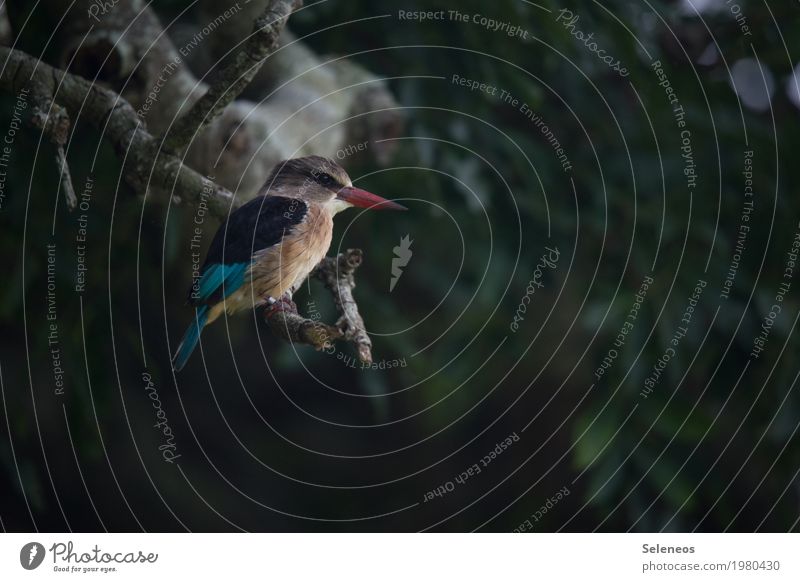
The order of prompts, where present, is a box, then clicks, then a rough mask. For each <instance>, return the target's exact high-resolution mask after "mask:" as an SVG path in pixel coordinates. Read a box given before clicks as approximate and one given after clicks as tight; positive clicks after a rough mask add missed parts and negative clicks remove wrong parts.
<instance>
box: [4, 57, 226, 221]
mask: <svg viewBox="0 0 800 582" xmlns="http://www.w3.org/2000/svg"><path fill="white" fill-rule="evenodd" d="M0 59H2V60H3V61H4V62H5V68H4V69H3V72H2V74H1V75H0V89H3V90H5V91H7V92H9V93H12V94H17V93H19V91H20V90H21V89H23V88H24V87H26V86H27V87H29V88H30V90H31V94H32V95H33V98H34V99H35V100H36V102H35V104H34V110H35V111H38V112H39V114H38V115H39V116H44V117H43V118H42V119H40V120H39V121H38V123H41V127H42V129H43V130H44V131H46V132H47V133H48V136H52V135H54V133H53V132H58V131H62V132H64V130H63V123H61V122H57V123H56V122H53V121H52V120H48V118H49V117H52V113H51V116H47V114H46V113H42V112H44V111H48V110H49V109H50V107H49V103H48V101H49V100H52V101H55V102H56V103H57V104H59V105H60V106H63V108H65V109H66V112H68V114H70V115H71V116H72V117H73V118H74V117H75V116H76V115H77V114H78V112H80V114H81V117H82V118H83V119H84V120H85V121H87V122H88V123H89V124H91V125H92V126H93V127H95V128H97V129H103V130H104V137H105V138H106V139H108V140H109V141H110V142H111V143H112V144H113V145H114V148H115V150H116V151H117V154H118V155H120V157H124V156H125V154H126V152H127V158H128V163H127V164H125V167H124V168H123V170H122V172H123V177H124V178H125V181H126V182H127V183H128V184H129V185H130V186H131V187H132V188H134V189H136V190H140V191H144V190H145V188H147V187H148V186H149V187H153V186H156V187H159V188H162V189H164V190H166V191H174V193H175V194H176V195H177V196H180V197H181V198H183V199H185V200H191V201H199V200H201V199H204V200H205V202H206V204H208V207H209V209H210V211H211V212H212V213H213V214H214V215H216V216H217V217H219V218H223V217H225V216H227V215H228V213H229V212H230V209H231V205H232V204H233V203H234V200H233V195H232V194H231V193H230V192H229V191H228V190H227V189H225V188H223V187H222V186H219V185H218V184H215V183H214V182H213V181H211V180H209V179H207V178H206V177H205V176H203V175H201V174H199V173H197V172H195V171H194V170H192V169H191V168H188V167H186V166H185V165H184V164H182V163H181V161H180V159H178V158H177V157H175V156H173V155H170V154H167V153H165V152H163V151H162V152H159V149H158V142H157V140H156V139H155V138H154V137H153V136H152V135H150V134H149V133H148V132H147V131H146V130H145V129H144V128H143V127H142V124H141V121H140V120H139V118H138V116H137V115H136V112H135V111H134V110H133V108H132V107H131V106H130V105H129V104H128V102H127V101H125V100H124V99H122V98H121V97H120V96H119V95H117V94H116V93H114V92H113V91H111V90H109V89H104V88H102V87H100V86H98V85H95V84H93V83H91V82H90V81H87V80H86V79H84V78H82V77H79V76H77V75H72V74H70V73H65V72H64V71H61V70H59V69H56V68H54V67H51V66H50V65H48V64H46V63H44V62H41V61H39V60H38V59H36V58H34V57H32V56H30V55H28V54H26V53H24V52H22V51H18V50H13V49H10V48H7V47H0ZM59 83H60V86H59ZM56 91H58V93H57V94H56ZM81 106H83V109H81ZM54 111H59V110H56V109H54ZM65 115H66V114H65ZM34 119H36V117H34ZM35 123H37V122H36V121H35ZM64 135H66V132H64ZM64 139H66V138H65V137H64ZM151 170H152V182H151V183H149V184H148V183H147V177H148V176H149V175H150V173H151ZM173 185H174V188H173Z"/></svg>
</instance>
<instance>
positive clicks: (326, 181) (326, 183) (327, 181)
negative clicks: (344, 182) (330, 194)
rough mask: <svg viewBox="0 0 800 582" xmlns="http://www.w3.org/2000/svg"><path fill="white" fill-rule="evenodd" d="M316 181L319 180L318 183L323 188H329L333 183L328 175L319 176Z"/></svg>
mask: <svg viewBox="0 0 800 582" xmlns="http://www.w3.org/2000/svg"><path fill="white" fill-rule="evenodd" d="M317 179H318V180H319V183H320V184H322V185H323V186H330V185H331V184H333V182H334V179H333V177H332V176H331V175H330V174H320V175H319V178H317Z"/></svg>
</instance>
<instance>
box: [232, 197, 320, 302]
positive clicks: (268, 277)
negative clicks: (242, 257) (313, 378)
mask: <svg viewBox="0 0 800 582" xmlns="http://www.w3.org/2000/svg"><path fill="white" fill-rule="evenodd" d="M332 235H333V220H332V219H331V217H330V215H328V214H327V213H325V212H322V211H320V209H319V208H314V207H312V208H310V209H309V212H308V214H307V216H306V219H305V220H304V221H303V222H302V223H301V224H298V225H297V226H296V227H295V228H294V230H293V231H292V232H291V233H290V234H287V235H286V236H284V237H283V239H282V241H281V242H280V243H279V244H277V245H275V246H273V247H270V248H268V249H264V250H263V251H259V252H258V253H256V254H255V256H254V259H253V264H252V266H251V267H250V270H249V271H248V280H249V281H250V282H251V285H244V286H243V287H242V288H241V289H240V290H239V291H237V292H236V293H233V294H232V295H231V296H230V297H228V298H227V299H226V301H225V303H226V304H227V305H226V310H227V311H228V313H233V312H235V311H239V310H242V309H251V308H253V307H258V306H260V305H264V304H265V303H267V302H268V300H269V298H270V297H272V298H275V299H278V298H279V297H281V296H282V295H283V294H284V293H286V291H288V290H290V289H292V288H293V287H295V286H296V285H299V284H300V283H302V282H303V280H304V279H305V278H306V277H307V276H308V274H309V273H310V272H311V271H312V270H313V269H314V267H316V266H317V265H318V264H319V262H320V261H321V260H322V259H323V258H324V257H325V255H326V254H327V252H328V248H329V247H330V245H331V237H332Z"/></svg>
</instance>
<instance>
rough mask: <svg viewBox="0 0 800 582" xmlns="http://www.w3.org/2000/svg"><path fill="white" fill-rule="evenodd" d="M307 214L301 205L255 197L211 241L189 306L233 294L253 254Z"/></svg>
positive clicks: (294, 200) (290, 200) (281, 198)
mask: <svg viewBox="0 0 800 582" xmlns="http://www.w3.org/2000/svg"><path fill="white" fill-rule="evenodd" d="M307 213H308V205H307V204H306V203H305V202H304V201H302V200H300V199H297V198H287V197H284V196H258V197H256V198H254V199H253V200H251V201H250V202H248V203H246V204H244V205H243V206H241V207H240V208H238V209H237V210H235V211H234V212H233V213H231V215H230V216H229V217H228V220H227V221H225V224H223V225H222V226H220V228H219V230H217V233H216V234H215V235H214V239H213V240H212V241H211V246H210V247H209V248H208V254H207V256H206V261H205V264H204V265H203V268H202V269H201V271H200V273H201V274H200V277H199V279H198V280H196V281H194V282H193V284H192V286H191V288H190V289H189V303H191V304H192V305H200V304H208V303H217V302H218V301H220V300H221V299H223V297H227V296H228V295H230V294H231V293H233V292H234V291H236V289H238V288H239V287H240V286H241V285H242V284H243V283H244V275H245V272H246V271H247V268H248V267H249V266H250V263H251V261H252V258H253V254H254V253H255V252H257V251H260V250H263V249H266V248H269V247H271V246H274V245H276V244H278V243H280V242H281V240H283V237H284V236H285V235H287V234H289V233H290V232H291V231H292V230H293V228H294V227H295V226H297V225H298V224H300V223H301V222H302V221H303V219H305V217H306V214H307Z"/></svg>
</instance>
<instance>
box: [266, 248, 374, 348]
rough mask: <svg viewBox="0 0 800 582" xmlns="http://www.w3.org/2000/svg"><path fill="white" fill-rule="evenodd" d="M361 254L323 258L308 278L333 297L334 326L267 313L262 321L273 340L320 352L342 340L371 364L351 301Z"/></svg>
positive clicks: (350, 251) (349, 251) (367, 340)
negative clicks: (296, 344)
mask: <svg viewBox="0 0 800 582" xmlns="http://www.w3.org/2000/svg"><path fill="white" fill-rule="evenodd" d="M363 258H364V254H363V252H362V251H361V249H347V250H346V251H345V252H343V253H340V254H339V255H338V256H335V257H325V258H324V259H322V262H320V264H319V265H318V266H317V268H316V269H315V270H314V272H312V273H311V275H309V276H310V277H317V278H318V279H320V280H321V281H322V282H323V283H324V284H325V287H327V289H328V290H329V291H330V292H331V295H333V302H334V305H335V306H336V310H337V311H338V312H339V319H338V321H337V322H336V325H335V326H330V325H326V324H324V323H322V322H320V321H317V320H315V319H307V318H305V317H303V316H301V315H299V314H298V313H297V312H296V311H287V310H283V311H275V312H272V311H270V310H267V312H266V313H265V321H266V322H267V324H268V325H269V326H270V329H271V330H272V332H273V333H274V334H276V335H277V336H279V337H281V338H283V339H285V340H286V341H289V342H292V343H302V344H308V345H311V346H313V347H314V348H315V349H317V350H321V349H323V348H325V347H327V346H328V345H329V344H331V343H332V342H333V341H334V340H337V339H342V340H345V341H347V342H349V343H351V344H353V346H355V348H356V351H357V352H358V358H359V360H361V361H362V362H363V363H365V364H371V363H372V340H371V339H370V337H369V335H368V334H367V330H366V327H365V325H364V319H363V318H362V317H361V314H360V313H359V311H358V304H357V303H356V300H355V298H354V297H353V289H355V286H356V281H355V277H354V274H355V271H356V269H357V268H358V267H359V266H360V265H361V262H362V260H363Z"/></svg>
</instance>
